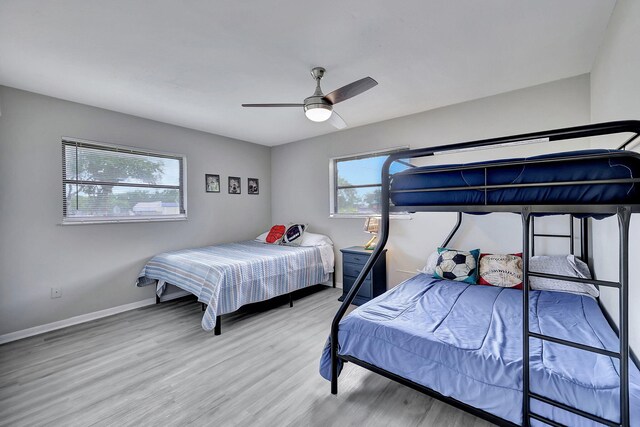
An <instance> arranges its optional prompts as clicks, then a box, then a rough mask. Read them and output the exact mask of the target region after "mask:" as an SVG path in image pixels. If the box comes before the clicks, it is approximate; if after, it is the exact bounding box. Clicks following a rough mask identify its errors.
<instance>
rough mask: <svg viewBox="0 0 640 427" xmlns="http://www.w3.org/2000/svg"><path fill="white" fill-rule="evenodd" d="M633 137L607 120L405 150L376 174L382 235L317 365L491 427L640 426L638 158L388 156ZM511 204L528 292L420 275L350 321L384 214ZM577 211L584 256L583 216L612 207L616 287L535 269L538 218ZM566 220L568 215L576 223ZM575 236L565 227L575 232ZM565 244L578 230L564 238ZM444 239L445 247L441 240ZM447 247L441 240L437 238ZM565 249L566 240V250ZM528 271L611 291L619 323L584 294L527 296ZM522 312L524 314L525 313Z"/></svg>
mask: <svg viewBox="0 0 640 427" xmlns="http://www.w3.org/2000/svg"><path fill="white" fill-rule="evenodd" d="M625 133H630V134H631V135H632V136H631V138H630V139H629V140H627V142H626V143H625V144H624V145H623V146H622V147H621V148H623V149H624V148H625V147H626V146H627V145H628V144H629V143H631V141H633V140H634V139H635V138H636V137H637V136H638V134H640V122H634V121H627V122H613V123H604V124H598V125H588V126H582V127H576V128H567V129H559V130H553V131H547V132H538V133H533V134H527V135H516V136H512V137H504V138H495V139H490V140H482V141H473V142H468V143H461V144H454V145H449V146H440V147H433V148H425V149H419V150H410V151H406V152H403V153H398V154H393V155H391V156H390V157H389V159H388V160H387V162H386V163H385V165H384V166H383V172H382V218H381V230H380V242H379V244H378V246H377V248H376V250H375V251H374V252H373V254H372V255H371V257H370V259H369V262H368V263H367V264H366V265H365V267H364V268H363V270H362V272H361V274H360V276H359V277H358V279H357V280H356V282H355V283H354V285H353V286H352V288H351V290H350V291H349V293H348V294H347V296H346V297H345V299H344V301H343V303H342V305H341V306H340V309H339V310H338V312H337V314H336V316H335V318H334V320H333V323H332V327H331V335H330V338H329V340H328V341H327V344H326V346H325V349H324V352H323V354H322V358H321V362H320V373H321V375H322V376H323V377H325V378H326V379H328V380H330V381H331V392H332V393H333V394H337V391H338V375H339V373H340V371H341V370H342V366H343V364H344V363H347V362H351V363H354V364H357V365H360V366H362V367H364V368H367V369H369V370H371V371H373V372H376V373H378V374H381V375H383V376H386V377H388V378H390V379H392V380H395V381H397V382H400V383H401V384H404V385H407V386H409V387H412V388H414V389H416V390H419V391H421V392H423V393H425V394H428V395H430V396H433V397H435V398H437V399H440V400H443V401H445V402H447V403H450V404H452V405H454V406H456V407H459V408H461V409H463V410H466V411H468V412H470V413H473V414H474V415H477V416H479V417H481V418H484V419H486V420H489V421H491V422H493V423H495V424H499V425H508V426H516V425H518V426H519V425H524V426H529V425H533V426H544V425H551V426H562V425H569V426H601V425H607V426H618V425H622V426H631V425H633V426H639V425H640V373H639V372H638V369H637V366H636V365H635V364H634V362H633V360H631V359H630V356H631V355H632V354H631V353H630V348H629V342H628V333H629V322H628V308H629V303H628V287H629V277H628V276H629V274H628V268H629V252H628V248H629V244H628V242H629V222H630V216H631V214H632V213H635V212H640V204H639V203H640V185H639V184H640V179H639V178H637V177H638V176H640V155H638V154H637V153H635V152H630V151H624V150H586V151H579V152H569V153H559V154H554V155H546V156H539V157H534V158H526V159H509V160H500V161H492V162H482V163H472V164H465V165H442V166H425V167H412V168H410V169H408V170H406V171H403V172H400V173H397V174H394V175H390V174H389V167H390V165H391V163H393V162H395V161H402V162H405V164H408V163H406V161H405V160H404V159H412V158H417V157H427V156H432V155H434V154H438V153H441V152H442V153H444V152H447V151H457V150H467V149H473V148H480V147H487V146H492V145H502V144H519V143H522V142H523V141H527V140H535V141H539V140H540V139H545V140H547V141H557V140H564V139H572V138H586V137H592V136H598V135H611V134H625ZM407 211H409V212H417V211H422V212H430V211H451V212H458V218H459V222H458V224H457V225H456V227H455V228H454V230H453V231H452V233H451V234H450V235H449V237H448V238H447V240H446V242H448V241H449V240H450V238H451V237H452V235H453V234H455V232H456V230H457V228H458V227H459V224H460V218H462V213H474V214H478V213H490V212H513V213H517V214H520V215H521V217H522V224H523V230H522V246H523V250H522V252H523V258H522V259H523V283H524V287H523V288H524V289H523V290H518V289H505V288H499V287H492V286H477V285H469V284H466V283H461V282H453V281H448V280H439V279H434V278H433V277H431V276H427V275H425V274H419V275H417V276H415V277H413V278H411V279H409V280H407V281H405V282H404V283H402V284H400V285H398V286H397V287H396V288H394V289H392V290H390V291H388V292H387V293H385V294H383V295H382V296H380V297H378V298H376V299H374V300H372V301H370V302H368V303H366V304H364V305H362V306H360V307H358V308H356V309H355V310H353V311H352V312H351V313H350V314H349V315H346V316H345V314H346V312H347V308H348V306H349V304H350V303H351V301H352V300H353V298H354V297H355V295H356V294H357V292H358V289H359V287H360V286H361V284H362V282H363V280H364V278H365V277H366V275H367V274H368V273H369V271H370V269H371V267H372V266H373V265H374V264H375V262H376V261H377V258H378V256H380V253H381V252H382V251H383V250H384V247H385V244H386V242H387V238H388V236H389V215H390V213H391V212H407ZM552 214H569V215H571V218H581V222H582V224H583V227H582V231H581V240H582V248H583V249H582V253H581V256H582V257H583V258H585V261H586V258H587V256H586V255H587V249H588V247H589V244H588V239H589V227H588V219H589V218H602V217H605V216H611V215H616V216H617V218H618V223H619V239H620V240H619V247H620V261H619V279H618V281H617V282H612V281H604V280H595V279H584V278H576V277H569V276H565V275H559V274H549V273H541V272H537V271H531V270H530V268H529V259H530V257H531V256H532V255H534V253H533V251H532V249H533V245H532V240H533V237H535V236H539V235H536V234H535V231H533V230H532V222H533V218H534V217H535V216H540V215H552ZM571 224H572V227H573V219H572V221H571ZM572 230H573V228H572ZM571 240H572V241H573V231H572V233H571ZM445 245H446V244H445ZM443 246H444V245H443ZM571 247H572V251H573V243H572V244H571ZM531 277H536V278H538V279H540V278H546V279H554V280H560V281H564V282H574V283H575V282H579V283H589V284H592V285H596V286H601V287H602V286H609V287H613V288H616V289H617V290H618V291H619V293H620V294H619V295H620V299H619V301H620V318H619V321H618V325H619V330H618V328H617V327H616V325H615V324H613V322H610V321H609V319H608V318H607V317H606V316H605V314H604V312H603V309H602V307H601V306H600V304H599V301H598V300H597V299H595V298H593V297H591V296H588V295H578V294H571V293H567V292H554V291H534V290H530V289H529V286H528V283H529V280H530V278H531ZM523 313H527V314H526V315H523Z"/></svg>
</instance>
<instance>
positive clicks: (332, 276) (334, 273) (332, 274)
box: [331, 270, 336, 288]
mask: <svg viewBox="0 0 640 427" xmlns="http://www.w3.org/2000/svg"><path fill="white" fill-rule="evenodd" d="M331 279H332V282H333V287H334V288H335V287H336V272H335V270H334V271H333V273H331Z"/></svg>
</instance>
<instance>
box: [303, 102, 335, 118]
mask: <svg viewBox="0 0 640 427" xmlns="http://www.w3.org/2000/svg"><path fill="white" fill-rule="evenodd" d="M331 113H332V108H331V106H330V105H327V104H322V103H318V104H307V105H305V106H304V114H305V115H306V116H307V118H308V119H309V120H311V121H313V122H324V121H326V120H329V117H331Z"/></svg>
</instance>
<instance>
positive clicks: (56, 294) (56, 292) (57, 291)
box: [51, 288, 62, 298]
mask: <svg viewBox="0 0 640 427" xmlns="http://www.w3.org/2000/svg"><path fill="white" fill-rule="evenodd" d="M60 297H62V289H61V288H51V298H60Z"/></svg>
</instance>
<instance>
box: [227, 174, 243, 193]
mask: <svg viewBox="0 0 640 427" xmlns="http://www.w3.org/2000/svg"><path fill="white" fill-rule="evenodd" d="M241 184H242V180H241V178H240V177H239V176H230V177H229V194H241V193H242V187H241Z"/></svg>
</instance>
